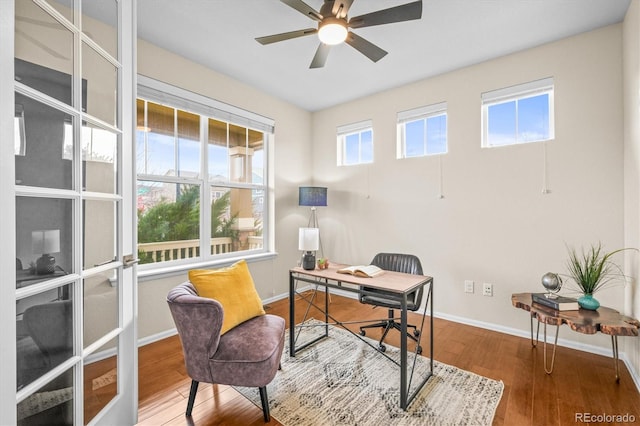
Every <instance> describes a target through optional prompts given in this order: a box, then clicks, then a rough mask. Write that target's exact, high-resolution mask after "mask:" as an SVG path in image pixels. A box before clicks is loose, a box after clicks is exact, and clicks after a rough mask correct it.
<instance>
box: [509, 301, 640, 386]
mask: <svg viewBox="0 0 640 426" xmlns="http://www.w3.org/2000/svg"><path fill="white" fill-rule="evenodd" d="M511 303H512V304H513V306H515V307H516V308H520V309H524V310H525V311H528V312H529V313H530V322H531V345H532V346H533V347H535V346H536V343H535V342H537V341H538V334H539V331H540V323H543V324H544V342H543V343H544V371H545V372H546V373H547V374H551V373H553V364H554V362H555V358H556V346H557V343H558V329H559V328H560V326H561V325H562V324H567V325H568V326H569V327H571V329H572V330H573V331H577V332H578V333H584V334H595V333H597V332H600V333H602V334H608V335H610V336H611V347H612V350H613V359H614V362H615V366H616V381H620V374H619V369H618V336H637V335H638V329H640V322H639V321H638V320H636V319H634V318H631V317H628V316H625V315H622V314H620V312H618V311H616V310H614V309H611V308H605V307H603V306H601V307H599V308H598V310H597V311H589V310H586V309H579V310H572V311H556V310H555V309H551V308H548V307H546V306H542V305H539V304H537V303H535V304H534V303H532V301H531V293H516V294H513V295H511ZM534 318H535V319H537V320H538V330H537V332H536V339H535V341H534V340H533V319H534ZM547 324H550V325H555V326H556V336H555V340H554V343H553V355H552V358H551V367H550V368H548V367H547Z"/></svg>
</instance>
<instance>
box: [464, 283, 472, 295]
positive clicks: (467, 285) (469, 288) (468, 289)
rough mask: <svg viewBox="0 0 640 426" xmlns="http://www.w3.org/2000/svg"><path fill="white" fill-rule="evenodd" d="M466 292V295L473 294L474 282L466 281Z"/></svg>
mask: <svg viewBox="0 0 640 426" xmlns="http://www.w3.org/2000/svg"><path fill="white" fill-rule="evenodd" d="M464 292H465V293H473V281H471V280H464Z"/></svg>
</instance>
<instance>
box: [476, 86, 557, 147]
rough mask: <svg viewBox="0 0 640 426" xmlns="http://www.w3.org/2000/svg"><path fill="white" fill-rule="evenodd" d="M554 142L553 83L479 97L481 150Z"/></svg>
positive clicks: (518, 87)
mask: <svg viewBox="0 0 640 426" xmlns="http://www.w3.org/2000/svg"><path fill="white" fill-rule="evenodd" d="M553 138H554V122H553V79H552V78H545V79H543V80H537V81H533V82H530V83H525V84H520V85H518V86H513V87H507V88H504V89H499V90H494V91H491V92H486V93H483V94H482V146H483V147H497V146H505V145H515V144H521V143H527V142H542V141H547V140H551V139H553Z"/></svg>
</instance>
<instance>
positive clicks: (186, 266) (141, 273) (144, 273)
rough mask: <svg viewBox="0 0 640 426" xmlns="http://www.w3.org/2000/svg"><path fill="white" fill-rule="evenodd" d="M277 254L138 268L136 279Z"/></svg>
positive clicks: (168, 274) (219, 265) (151, 278)
mask: <svg viewBox="0 0 640 426" xmlns="http://www.w3.org/2000/svg"><path fill="white" fill-rule="evenodd" d="M277 255H278V253H276V252H265V253H258V254H250V255H246V256H237V257H227V258H224V259H215V260H206V261H199V262H193V263H183V264H180V265H171V266H164V267H162V266H160V267H157V268H153V269H145V270H140V269H139V268H138V274H137V277H138V281H139V282H140V281H151V280H154V279H159V278H167V277H171V276H174V275H182V274H184V273H185V272H186V271H189V270H190V269H206V268H222V267H225V266H229V265H231V264H233V263H235V262H237V261H238V260H241V259H244V260H246V261H247V263H252V262H262V261H265V260H269V259H273V258H275V257H276V256H277Z"/></svg>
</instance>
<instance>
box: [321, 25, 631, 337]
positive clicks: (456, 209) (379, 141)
mask: <svg viewBox="0 0 640 426" xmlns="http://www.w3.org/2000/svg"><path fill="white" fill-rule="evenodd" d="M621 46H622V26H621V25H613V26H609V27H605V28H602V29H599V30H596V31H592V32H589V33H585V34H582V35H578V36H575V37H571V38H568V39H564V40H561V41H558V42H555V43H551V44H548V45H544V46H541V47H538V48H534V49H530V50H526V51H522V52H518V53H515V54H511V55H508V56H505V57H502V58H499V59H496V60H491V61H488V62H485V63H481V64H479V65H475V66H471V67H468V68H464V69H461V70H458V71H454V72H450V73H447V74H444V75H440V76H437V77H435V78H430V79H427V80H423V81H419V82H416V83H414V84H410V85H407V86H403V87H400V88H397V89H394V90H390V91H386V92H382V93H378V94H375V95H373V96H369V97H366V98H363V99H360V100H357V101H354V102H350V103H345V104H342V105H339V106H337V107H334V108H330V109H327V110H324V111H320V112H316V113H314V115H313V125H312V135H313V170H314V180H315V182H316V183H318V184H326V185H327V186H328V188H329V206H328V207H327V208H326V209H325V210H324V211H323V212H322V216H321V217H320V227H321V228H322V230H323V244H324V249H325V254H326V255H327V256H328V258H329V259H334V260H336V261H342V262H347V263H363V262H365V263H366V262H368V261H369V260H370V259H371V258H372V257H373V256H374V254H375V253H376V252H379V251H392V252H394V251H395V252H409V253H414V254H416V255H418V256H419V257H420V259H421V260H422V263H423V269H424V270H425V273H426V274H428V275H432V276H433V277H434V279H435V298H434V302H435V307H434V309H435V310H436V312H437V313H439V314H442V315H448V316H455V317H462V318H465V319H466V320H471V321H480V322H485V323H490V324H496V325H498V326H504V327H516V328H519V329H521V330H523V331H525V330H526V331H527V332H528V330H529V317H528V315H527V314H526V313H525V312H523V311H521V310H518V309H515V308H514V307H513V306H512V305H511V294H512V293H517V292H531V291H543V288H542V286H541V284H540V278H541V277H542V275H543V274H544V273H546V272H548V271H557V272H566V269H565V260H566V258H567V251H566V247H565V244H569V245H574V246H576V247H578V248H579V247H580V246H582V245H586V244H590V243H597V242H598V241H601V242H602V244H603V245H604V246H605V248H606V249H611V250H613V249H617V248H620V247H622V246H623V245H624V243H625V241H624V233H623V169H622V165H623V132H622V129H623V121H622V117H623V110H622V79H621V75H622V49H621ZM544 77H553V78H554V82H555V122H556V138H555V140H554V141H551V142H549V143H548V144H547V159H548V162H547V173H548V189H550V190H551V193H549V194H542V189H543V170H544V156H543V145H542V144H539V143H535V144H526V145H521V146H513V147H503V148H493V149H482V148H481V147H480V136H481V115H480V94H481V93H482V92H485V91H489V90H492V89H498V88H503V87H507V86H511V85H515V84H519V83H524V82H528V81H532V80H537V79H540V78H544ZM442 101H446V102H447V104H448V129H449V134H448V138H449V153H448V154H446V155H445V156H443V157H442V159H441V161H442V184H443V193H444V198H443V199H439V198H438V195H439V185H440V178H439V176H440V171H439V161H440V159H439V158H438V157H429V158H413V159H406V160H397V159H396V158H395V152H396V113H397V112H398V111H403V110H407V109H411V108H415V107H419V106H422V105H429V104H433V103H437V102H442ZM364 119H372V120H373V131H374V157H375V161H374V163H373V164H371V165H362V166H349V167H337V166H336V148H335V146H336V142H335V139H336V136H335V134H336V126H339V125H342V124H348V123H353V122H357V121H361V120H364ZM620 261H622V259H620ZM464 280H474V281H475V282H476V292H475V293H474V294H465V293H464V292H463V282H464ZM483 282H488V283H492V284H493V285H494V296H493V297H483V296H482V293H481V291H480V288H481V285H482V283H483ZM597 298H598V299H599V300H600V301H601V303H602V304H604V305H606V306H610V307H613V308H616V309H620V310H622V308H623V307H624V289H623V288H622V287H618V288H612V289H607V290H604V291H602V292H601V293H598V294H597ZM560 336H561V338H566V339H571V340H574V341H576V342H583V343H585V344H597V345H601V346H603V347H607V348H608V347H609V346H610V340H608V339H607V338H606V337H605V336H601V335H598V336H585V335H581V334H578V333H573V332H571V331H570V330H569V329H568V328H563V329H561V331H560Z"/></svg>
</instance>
